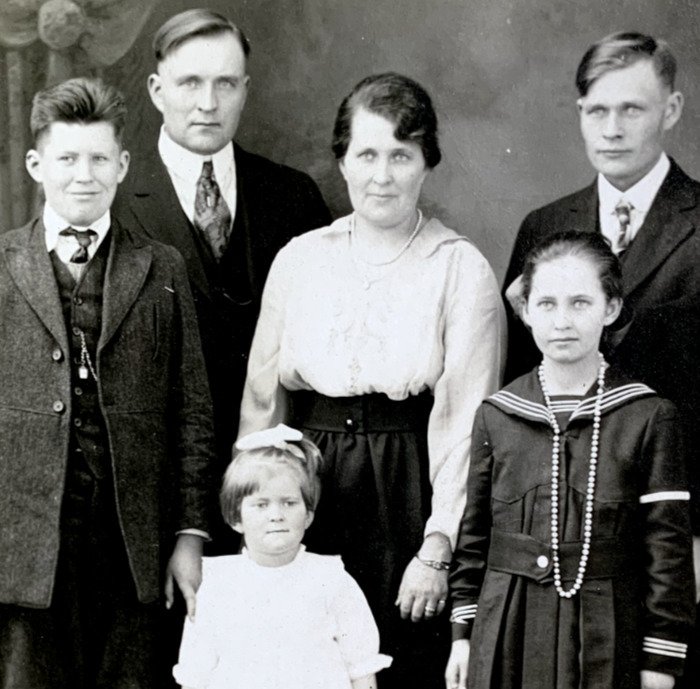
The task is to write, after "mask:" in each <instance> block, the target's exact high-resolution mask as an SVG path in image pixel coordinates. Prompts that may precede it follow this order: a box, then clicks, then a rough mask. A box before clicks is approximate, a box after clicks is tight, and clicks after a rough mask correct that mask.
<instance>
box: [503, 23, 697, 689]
mask: <svg viewBox="0 0 700 689" xmlns="http://www.w3.org/2000/svg"><path fill="white" fill-rule="evenodd" d="M675 75H676V61H675V59H674V57H673V55H672V53H671V52H670V50H669V48H668V45H667V44H666V43H665V42H663V41H657V40H655V39H654V38H652V37H651V36H646V35H642V34H637V33H618V34H613V35H611V36H608V37H606V38H604V39H603V40H601V41H600V42H598V43H596V44H594V45H593V46H591V47H590V48H589V49H588V51H587V52H586V54H585V55H584V57H583V59H582V61H581V63H580V65H579V67H578V71H577V74H576V86H577V88H578V91H579V94H580V98H579V100H578V107H579V112H580V122H581V133H582V135H583V140H584V143H585V146H586V153H587V155H588V158H589V160H590V162H591V164H592V165H593V167H594V168H595V169H596V170H597V172H598V176H597V179H596V180H595V181H594V182H593V184H591V185H590V186H588V187H586V188H585V189H582V190H581V191H578V192H576V193H574V194H572V195H570V196H567V197H565V198H562V199H559V200H557V201H554V202H553V203H551V204H549V205H548V206H545V207H544V208H540V209H538V210H535V211H533V212H532V213H530V214H529V215H528V216H527V217H526V218H525V220H524V222H523V224H522V226H521V227H520V230H519V232H518V236H517V238H516V241H515V247H514V249H513V253H512V256H511V260H510V265H509V267H508V271H507V274H506V278H505V283H504V284H505V286H506V296H508V297H509V298H510V299H511V304H515V309H513V308H511V309H509V312H508V316H509V344H508V360H507V364H506V378H507V380H512V379H513V378H515V377H516V376H518V375H520V374H522V373H524V372H526V371H528V370H530V369H531V368H532V367H533V366H535V364H536V363H537V361H538V356H537V349H536V347H535V346H534V343H533V341H532V338H531V336H530V333H529V331H528V330H527V328H526V327H525V325H524V324H523V322H522V321H521V320H520V319H519V318H518V316H517V313H516V311H517V294H518V289H517V288H518V282H517V278H518V276H519V275H520V273H521V271H522V267H523V262H524V259H525V256H526V255H527V253H528V251H529V250H530V248H532V247H533V246H534V245H535V244H536V243H537V242H538V241H539V240H540V239H542V238H544V237H546V236H548V235H551V234H552V233H555V232H560V231H564V230H574V229H575V230H586V231H589V232H602V233H603V234H604V235H605V236H606V237H608V239H609V240H610V243H611V246H612V248H613V250H614V251H615V252H616V253H617V254H618V256H619V258H620V260H621V263H622V272H623V280H624V290H625V297H624V299H625V312H626V318H625V319H623V320H622V322H621V326H620V327H619V328H618V329H617V330H616V331H614V332H611V333H609V335H610V337H609V340H608V342H607V350H608V351H606V356H607V358H608V360H610V361H614V362H615V363H616V364H617V365H619V366H620V367H622V368H623V369H624V370H626V371H627V372H628V373H629V374H630V375H631V376H633V377H635V378H637V379H641V380H642V381H643V382H645V383H647V384H648V385H650V386H651V387H653V388H654V389H655V390H656V391H657V392H658V393H659V394H660V395H662V396H664V397H667V398H669V399H671V400H673V401H674V402H675V403H676V405H677V406H678V408H679V409H680V410H681V412H682V413H683V414H684V417H685V419H686V421H687V424H688V429H689V432H688V438H689V442H690V443H691V451H690V453H689V456H691V457H693V465H692V466H691V467H690V474H691V478H692V480H693V488H694V489H693V498H692V500H693V511H694V529H695V533H696V534H698V536H697V537H696V538H695V542H694V545H695V554H696V558H695V560H696V578H698V580H699V582H700V571H697V570H698V569H700V485H698V483H699V481H698V475H699V473H700V456H698V451H699V450H700V443H699V442H698V439H699V436H698V429H699V428H700V366H699V365H698V358H697V355H698V342H699V341H700V317H699V314H700V184H698V182H696V181H695V180H693V179H691V178H690V177H688V176H687V175H686V174H685V173H684V172H683V170H681V168H680V167H679V166H678V164H677V163H676V162H675V161H674V160H672V159H670V158H668V157H667V155H666V154H665V153H664V137H665V135H666V133H667V132H668V131H669V130H671V129H672V128H673V126H674V125H675V124H676V123H677V122H678V120H679V119H680V116H681V111H682V107H683V97H682V95H681V93H680V92H678V91H677V90H675V85H674V82H675ZM699 591H700V583H699ZM690 652H691V653H694V654H695V656H694V659H693V661H692V662H693V663H694V664H695V665H697V662H698V658H697V654H698V652H699V649H698V648H697V644H696V647H695V648H694V649H691V651H690ZM697 673H698V668H697V666H696V667H695V669H694V670H693V671H692V673H691V674H692V677H694V679H691V675H689V677H688V678H686V679H685V682H686V684H684V685H683V686H688V687H690V686H697V684H696V683H695V682H697V681H698V678H699V677H700V675H698V674H697Z"/></svg>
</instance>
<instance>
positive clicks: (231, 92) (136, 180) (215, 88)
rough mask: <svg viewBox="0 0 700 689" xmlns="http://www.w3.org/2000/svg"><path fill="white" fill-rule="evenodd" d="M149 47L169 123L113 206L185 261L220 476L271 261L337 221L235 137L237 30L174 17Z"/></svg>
mask: <svg viewBox="0 0 700 689" xmlns="http://www.w3.org/2000/svg"><path fill="white" fill-rule="evenodd" d="M153 44H154V51H155V56H156V60H157V63H158V66H157V70H156V72H155V73H154V74H151V76H150V77H149V80H148V91H149V94H150V96H151V99H152V101H153V103H154V105H155V106H156V108H157V109H158V110H159V111H160V112H161V113H162V115H163V127H162V129H161V132H160V137H159V140H158V142H157V146H156V145H154V147H153V149H152V150H151V151H147V152H145V153H144V155H143V156H135V158H134V160H133V161H132V169H131V173H130V175H129V179H128V180H127V183H126V184H125V185H123V186H122V189H121V190H120V194H119V195H118V198H117V208H118V212H119V213H120V214H125V217H130V218H131V219H132V220H134V221H135V222H136V223H138V224H139V225H140V226H141V228H142V230H143V231H144V232H145V233H146V234H148V235H149V236H151V237H153V238H155V239H158V240H159V241H162V242H166V243H168V244H171V245H172V246H174V247H176V248H177V249H178V250H179V251H180V253H181V254H182V255H183V256H184V258H185V262H186V264H187V270H188V274H189V278H190V283H191V285H192V290H193V292H194V298H195V304H196V307H197V318H198V321H199V328H200V332H201V336H202V344H203V348H204V355H205V360H206V364H207V370H208V374H209V381H210V384H211V390H212V397H213V400H214V413H215V430H216V436H217V445H218V454H219V468H220V473H222V472H223V470H224V469H225V467H226V466H227V464H228V462H229V461H230V458H231V447H232V445H233V441H234V440H235V438H236V431H237V425H238V415H239V407H240V401H241V395H242V389H243V383H244V381H245V373H246V365H247V357H248V351H249V349H250V343H251V340H252V336H253V332H254V329H255V324H256V321H257V317H258V313H259V307H260V298H261V295H262V289H263V286H264V283H265V279H266V277H267V273H268V270H269V268H270V264H271V263H272V260H273V258H274V257H275V254H276V253H277V251H278V250H279V249H280V248H281V247H282V246H284V245H285V244H286V243H287V241H289V239H291V238H292V237H293V236H295V235H298V234H301V233H302V232H304V231H307V230H310V229H314V228H317V227H322V226H324V225H327V224H328V223H329V222H330V215H329V213H328V209H327V208H326V205H325V203H324V201H323V198H322V197H321V194H320V192H319V190H318V187H317V186H316V184H315V183H314V182H313V181H312V180H311V178H310V177H309V176H308V175H306V174H304V173H301V172H299V171H297V170H293V169H292V168H289V167H286V166H284V165H279V164H277V163H274V162H272V161H270V160H267V159H266V158H262V157H261V156H258V155H254V154H252V153H248V152H247V151H245V150H244V149H242V148H241V147H240V146H239V145H238V144H236V143H235V142H234V141H233V137H234V136H235V133H236V129H237V127H238V123H239V120H240V117H241V113H242V111H243V107H244V105H245V101H246V95H247V90H248V86H249V81H250V77H249V76H248V74H247V71H246V63H247V59H248V54H249V52H250V46H249V44H248V41H247V39H246V37H245V35H244V34H243V32H242V31H241V30H240V29H239V28H238V27H237V26H235V25H234V24H233V23H232V22H230V21H229V20H228V19H226V18H225V17H222V16H221V15H219V14H216V13H214V12H211V11H210V10H206V9H194V10H188V11H186V12H182V13H181V14H178V15H176V16H174V17H172V18H171V19H169V20H168V21H167V22H166V23H165V24H164V25H163V26H162V27H161V28H160V29H159V30H158V32H157V33H156V35H155V38H154V43H153ZM126 213H128V214H129V215H128V216H126ZM229 531H230V530H226V531H224V532H222V533H227V532H229Z"/></svg>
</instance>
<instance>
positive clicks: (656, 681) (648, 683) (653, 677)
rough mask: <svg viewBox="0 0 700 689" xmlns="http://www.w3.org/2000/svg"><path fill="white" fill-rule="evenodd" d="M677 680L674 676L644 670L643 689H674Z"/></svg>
mask: <svg viewBox="0 0 700 689" xmlns="http://www.w3.org/2000/svg"><path fill="white" fill-rule="evenodd" d="M675 683H676V679H675V677H674V676H673V675H667V674H666V673H664V672H654V670H642V689H673V686H674V685H675Z"/></svg>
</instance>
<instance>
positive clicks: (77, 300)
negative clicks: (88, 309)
mask: <svg viewBox="0 0 700 689" xmlns="http://www.w3.org/2000/svg"><path fill="white" fill-rule="evenodd" d="M73 303H74V304H76V305H77V306H82V305H83V298H82V297H73Z"/></svg>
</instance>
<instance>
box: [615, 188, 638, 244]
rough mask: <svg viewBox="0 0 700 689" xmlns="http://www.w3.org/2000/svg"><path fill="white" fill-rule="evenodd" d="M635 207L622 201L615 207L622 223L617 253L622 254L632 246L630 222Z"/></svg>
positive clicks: (618, 236)
mask: <svg viewBox="0 0 700 689" xmlns="http://www.w3.org/2000/svg"><path fill="white" fill-rule="evenodd" d="M633 208H634V206H633V205H632V204H631V203H629V202H628V201H624V200H622V199H620V202H619V203H618V204H617V206H615V215H617V220H618V222H619V223H620V231H619V233H618V235H617V253H618V254H621V253H622V252H623V251H625V250H626V249H627V247H628V246H629V245H630V243H631V241H632V238H631V237H630V232H629V229H630V220H631V219H632V218H631V215H632V209H633Z"/></svg>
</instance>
